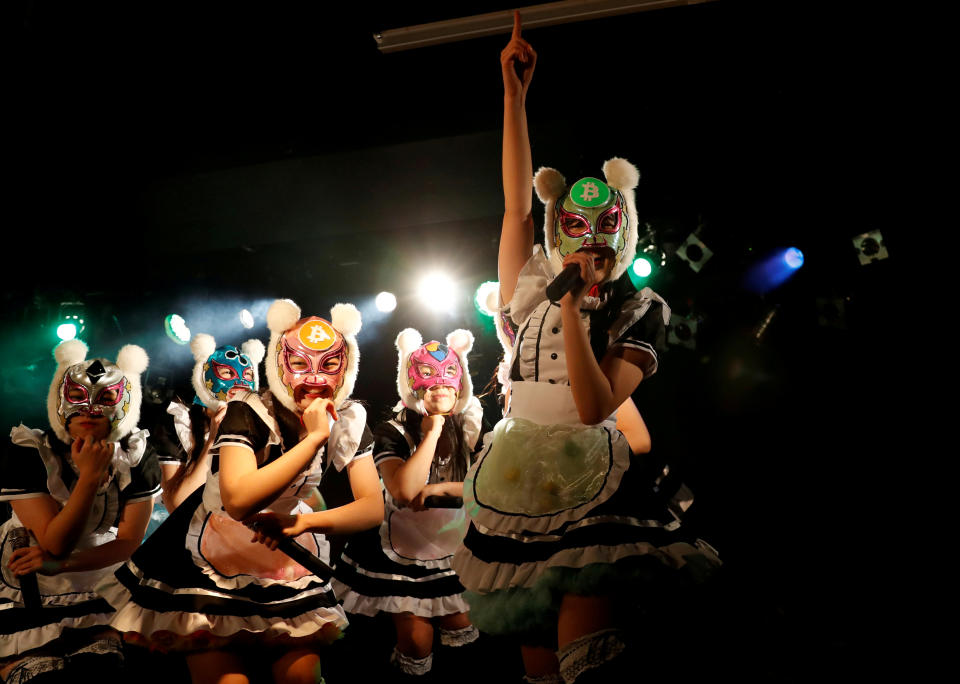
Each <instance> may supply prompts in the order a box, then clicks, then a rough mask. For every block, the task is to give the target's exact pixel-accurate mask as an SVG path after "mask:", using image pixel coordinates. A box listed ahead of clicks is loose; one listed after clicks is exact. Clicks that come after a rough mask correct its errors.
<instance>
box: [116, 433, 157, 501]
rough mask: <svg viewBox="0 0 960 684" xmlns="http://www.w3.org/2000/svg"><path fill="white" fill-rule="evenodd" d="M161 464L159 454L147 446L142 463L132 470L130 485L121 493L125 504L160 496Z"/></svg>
mask: <svg viewBox="0 0 960 684" xmlns="http://www.w3.org/2000/svg"><path fill="white" fill-rule="evenodd" d="M160 479H161V478H160V463H159V461H158V460H157V452H156V451H155V450H154V449H153V448H152V447H151V446H147V448H146V450H145V451H144V454H143V457H142V458H141V459H140V462H139V463H138V464H137V465H135V466H133V467H132V468H130V483H129V484H128V485H127V486H126V487H124V488H123V489H122V490H121V491H120V497H121V498H122V499H123V500H124V502H125V503H135V502H137V501H146V500H149V499H154V498H156V497H157V496H159V495H160Z"/></svg>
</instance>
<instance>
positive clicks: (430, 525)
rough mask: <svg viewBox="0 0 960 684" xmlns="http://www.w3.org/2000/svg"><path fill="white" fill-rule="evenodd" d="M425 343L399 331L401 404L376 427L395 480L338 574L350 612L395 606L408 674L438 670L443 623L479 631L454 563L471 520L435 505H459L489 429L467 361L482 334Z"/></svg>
mask: <svg viewBox="0 0 960 684" xmlns="http://www.w3.org/2000/svg"><path fill="white" fill-rule="evenodd" d="M421 343H422V338H421V336H420V333H419V332H417V331H416V330H414V329H412V328H407V329H406V330H403V331H402V332H401V333H400V334H399V335H398V336H397V350H398V352H399V361H398V364H397V390H398V391H399V393H400V402H401V403H400V404H398V406H397V412H396V413H395V415H394V416H393V418H391V419H390V420H388V421H386V422H383V423H380V424H379V425H377V427H376V428H375V430H374V435H375V443H374V460H375V462H376V464H377V468H378V469H379V471H380V475H381V477H382V479H383V483H384V486H385V487H386V496H385V499H386V504H385V505H386V515H385V516H384V521H383V523H382V524H381V525H380V529H379V530H378V531H373V532H372V533H370V532H367V533H363V534H359V535H356V536H355V537H354V538H353V539H351V540H350V541H349V542H348V544H347V547H346V549H345V550H344V553H343V554H342V556H341V558H340V560H339V561H338V563H337V579H336V580H335V581H334V587H335V588H336V592H337V596H338V597H339V598H340V599H341V600H342V601H343V605H344V608H345V609H346V611H347V612H348V613H358V614H361V615H369V616H373V615H376V614H377V613H378V612H381V611H382V612H385V613H390V614H391V616H392V618H393V622H394V627H395V628H396V633H397V645H396V647H395V648H394V650H393V653H392V654H391V657H390V662H391V663H392V664H393V665H394V666H395V667H396V668H397V669H399V670H400V672H402V673H404V674H406V675H423V674H426V673H427V672H429V671H430V669H431V667H432V662H433V653H432V651H433V636H434V634H433V631H434V626H436V627H437V628H438V629H439V631H440V643H441V644H443V645H445V646H454V647H455V646H463V645H466V644H469V643H471V642H473V641H475V640H476V638H477V636H478V634H477V629H476V628H475V627H474V626H473V625H471V624H470V620H469V617H468V615H467V611H469V606H468V605H467V603H466V601H464V599H463V596H462V592H463V586H462V585H461V584H460V582H459V580H458V579H457V576H456V574H454V572H453V570H451V569H450V560H451V558H452V557H453V551H454V549H455V548H456V547H457V545H458V544H459V542H460V539H461V537H462V536H463V531H464V527H465V516H464V513H463V509H462V508H461V507H460V506H459V505H457V506H456V507H434V506H435V504H434V502H433V500H432V499H431V498H430V497H445V498H448V499H449V498H452V497H455V498H456V499H457V502H458V503H459V500H460V497H462V496H463V477H464V475H465V474H466V472H467V468H468V467H469V465H470V462H471V455H472V452H473V448H474V446H475V444H476V442H477V438H478V437H479V434H480V429H481V425H482V420H483V409H482V408H481V406H480V402H479V401H478V400H477V398H476V397H474V396H473V385H472V382H471V379H470V372H469V369H468V367H467V354H468V353H469V352H470V350H471V349H472V348H473V335H472V333H470V331H468V330H455V331H453V332H452V333H450V334H449V335H447V338H446V344H443V343H441V342H438V341H435V340H434V341H430V342H427V343H426V344H421ZM448 505H449V504H448Z"/></svg>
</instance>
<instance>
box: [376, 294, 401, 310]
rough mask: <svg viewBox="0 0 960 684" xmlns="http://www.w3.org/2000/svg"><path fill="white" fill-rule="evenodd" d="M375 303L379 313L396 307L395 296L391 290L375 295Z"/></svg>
mask: <svg viewBox="0 0 960 684" xmlns="http://www.w3.org/2000/svg"><path fill="white" fill-rule="evenodd" d="M375 304H376V306H377V311H379V312H380V313H390V312H391V311H393V310H394V309H396V308H397V298H396V296H394V294H393V293H392V292H381V293H380V294H378V295H377V299H376V301H375Z"/></svg>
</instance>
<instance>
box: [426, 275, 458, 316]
mask: <svg viewBox="0 0 960 684" xmlns="http://www.w3.org/2000/svg"><path fill="white" fill-rule="evenodd" d="M417 295H418V296H419V297H420V301H421V302H422V303H423V304H424V305H425V306H426V307H427V308H429V309H431V310H434V311H444V312H446V313H452V312H453V307H454V304H455V303H456V300H457V291H456V285H455V284H454V282H453V280H451V279H450V277H449V276H447V275H445V274H443V273H438V272H434V273H429V274H427V275H426V276H424V278H423V279H422V280H421V281H420V284H419V286H418V287H417Z"/></svg>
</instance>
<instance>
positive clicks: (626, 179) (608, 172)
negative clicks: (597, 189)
mask: <svg viewBox="0 0 960 684" xmlns="http://www.w3.org/2000/svg"><path fill="white" fill-rule="evenodd" d="M603 176H604V178H606V179H607V185H610V186H612V187H614V188H616V189H617V190H620V191H624V190H633V189H634V188H635V187H637V184H638V183H639V182H640V171H639V170H638V169H637V167H636V166H634V165H633V164H631V163H630V162H628V161H627V160H626V159H621V158H620V157H614V158H613V159H608V160H607V161H605V162H604V163H603Z"/></svg>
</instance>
